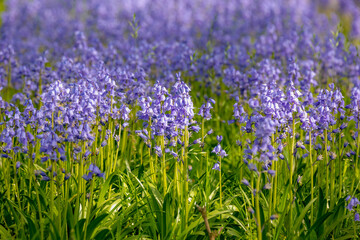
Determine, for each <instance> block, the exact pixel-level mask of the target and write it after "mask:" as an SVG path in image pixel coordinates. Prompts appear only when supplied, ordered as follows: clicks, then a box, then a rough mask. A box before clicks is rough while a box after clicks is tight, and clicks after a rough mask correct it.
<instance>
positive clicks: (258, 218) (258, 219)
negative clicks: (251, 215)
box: [255, 172, 262, 240]
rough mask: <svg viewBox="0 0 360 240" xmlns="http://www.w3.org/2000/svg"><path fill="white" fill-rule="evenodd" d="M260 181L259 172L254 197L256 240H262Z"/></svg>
mask: <svg viewBox="0 0 360 240" xmlns="http://www.w3.org/2000/svg"><path fill="white" fill-rule="evenodd" d="M260 180H261V172H259V176H258V179H257V182H256V196H255V204H256V205H255V207H256V221H257V233H258V240H262V233H261V219H260V204H259V202H260V200H259V198H260Z"/></svg>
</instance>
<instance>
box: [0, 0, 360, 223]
mask: <svg viewBox="0 0 360 240" xmlns="http://www.w3.org/2000/svg"><path fill="white" fill-rule="evenodd" d="M333 2H335V3H336V4H335V5H334V6H332V4H333ZM6 5H7V6H6V11H5V12H4V13H3V14H2V24H1V28H0V33H1V39H0V91H1V92H2V93H4V94H3V95H4V96H3V97H0V128H1V133H0V143H1V158H2V159H5V160H9V161H12V159H13V158H14V156H17V155H21V157H23V158H21V159H30V160H31V161H33V163H34V164H36V165H38V164H40V165H41V166H43V168H42V169H46V171H45V170H44V171H42V170H35V172H34V174H35V175H36V176H39V179H41V180H43V181H50V180H51V179H59V178H58V176H59V175H60V174H63V175H64V180H67V179H69V178H70V176H71V173H70V172H66V171H65V170H64V169H59V168H56V167H55V166H58V165H62V164H63V162H65V161H72V162H73V163H77V164H85V165H89V164H90V165H89V168H88V169H87V173H85V174H84V175H83V176H82V177H83V179H84V180H86V181H89V180H91V179H93V177H95V176H97V177H104V178H105V172H106V171H107V169H105V167H104V164H102V163H100V162H99V160H98V159H99V158H100V156H99V151H100V150H99V148H102V149H103V150H104V149H107V150H108V149H110V148H111V147H113V146H114V145H115V144H114V142H113V139H115V140H116V142H118V144H119V143H120V134H119V135H117V133H118V132H117V130H118V131H119V132H121V130H124V132H123V136H124V137H123V139H124V140H125V141H127V139H126V138H127V137H128V135H131V134H136V135H137V136H139V138H140V139H141V141H143V142H144V143H145V144H146V146H147V147H148V148H149V149H150V152H151V153H152V154H154V155H156V156H157V157H163V156H165V154H167V156H170V155H171V157H173V158H174V159H176V160H178V161H179V162H180V161H182V160H183V156H182V152H185V151H183V150H184V148H185V147H188V148H190V147H192V146H195V145H198V146H200V147H201V148H202V149H203V147H204V139H205V137H206V136H208V135H210V134H212V133H213V131H212V130H210V131H208V132H207V134H205V135H204V134H203V135H204V136H201V138H200V136H199V135H200V130H203V132H204V131H205V129H201V127H200V125H201V122H197V119H201V121H202V122H204V121H205V120H210V119H212V117H213V116H212V113H211V110H212V108H213V107H214V105H215V100H214V99H212V98H205V99H206V101H205V103H204V104H203V105H201V106H200V107H199V106H194V102H195V101H194V102H193V98H192V97H191V96H192V95H195V94H192V92H191V86H192V84H193V85H194V86H200V88H204V89H205V88H206V90H207V89H210V90H212V91H213V93H214V96H215V93H216V94H218V95H221V97H222V98H223V99H226V101H229V102H231V101H232V102H235V103H234V104H233V119H232V120H231V119H221V120H229V123H234V124H235V125H236V127H239V129H240V134H243V135H244V136H246V137H245V139H246V141H245V142H243V143H242V142H240V143H239V145H240V144H241V145H244V148H243V149H241V150H242V151H241V157H242V161H243V162H244V164H245V166H246V167H247V168H248V170H249V171H250V172H251V173H256V175H260V174H261V173H266V174H267V175H266V176H267V177H274V176H275V174H277V173H276V171H275V170H274V167H273V166H274V165H275V164H274V161H278V160H284V159H285V156H284V155H286V154H285V153H284V149H285V148H288V151H289V152H291V153H292V157H294V159H295V160H297V159H299V158H307V157H309V152H310V151H309V150H311V149H310V147H311V146H308V145H309V144H310V141H309V140H312V147H313V148H314V150H315V151H316V152H317V160H319V161H320V160H322V159H323V156H322V154H324V153H325V154H326V155H329V158H330V160H334V159H336V154H335V153H334V152H335V150H336V149H331V148H330V146H326V145H327V144H326V143H327V141H332V142H335V141H336V140H337V139H340V141H341V139H343V137H344V136H343V135H344V132H345V129H346V127H347V126H348V123H349V122H351V121H354V122H355V123H356V128H357V129H359V120H360V80H359V79H360V56H359V51H358V50H357V48H356V47H355V46H354V45H352V44H351V43H350V42H349V41H348V39H350V40H356V38H358V37H359V36H360V8H359V7H358V5H357V3H356V1H355V0H337V1H330V0H317V1H295V0H277V1H272V0H267V1H261V0H253V1H249V0H228V1H217V0H206V1H205V0H183V1H164V0H143V1H125V0H123V1H115V0H109V1H100V0H93V1H89V2H86V3H85V2H83V1H72V2H68V3H63V1H60V0H37V1H26V0H9V1H7V2H6ZM324 6H327V7H328V8H335V10H336V11H337V13H338V14H339V15H340V16H342V15H344V14H347V15H349V16H351V20H352V22H351V34H350V35H349V36H346V37H345V36H344V35H343V34H342V33H341V31H338V29H337V25H338V23H339V18H338V17H337V16H333V17H332V18H328V17H327V16H326V15H324V14H320V13H319V12H318V8H321V7H324ZM133 13H136V15H137V19H136V23H137V24H139V27H138V28H136V29H134V28H133V25H131V24H128V22H129V19H130V16H132V15H133ZM164 13H169V14H164ZM134 31H135V32H134ZM129 33H130V34H129ZM175 73H177V74H175ZM180 73H183V75H182V76H181V74H180ZM343 79H348V84H349V86H344V89H346V90H349V89H350V87H351V97H350V103H349V104H348V105H347V106H345V101H344V96H343V94H342V93H344V92H346V91H344V90H343V89H338V88H336V86H340V84H342V83H343V82H342V80H343ZM328 81H332V82H334V83H332V84H329V85H328ZM347 88H348V89H347ZM12 90H14V92H16V94H12V92H13V91H12ZM224 95H225V96H224ZM201 97H202V96H201ZM5 99H6V100H5ZM233 100H235V101H233ZM218 106H220V104H219V105H218ZM230 106H231V105H230ZM198 107H199V108H198ZM216 120H217V119H216ZM137 123H140V124H142V125H141V127H139V128H136V130H135V128H131V127H133V126H139V125H140V124H139V125H136V124H137ZM298 126H300V128H301V129H302V130H303V131H305V136H304V137H302V138H303V139H300V136H297V134H296V133H295V132H294V128H296V127H298ZM133 130H134V132H132V131H133ZM310 136H311V137H312V138H311V139H310ZM358 136H359V133H358V132H356V133H354V135H353V138H354V139H356V138H357V137H358ZM140 139H138V140H140ZM222 140H223V137H222V136H217V145H216V146H215V147H214V149H213V150H212V153H214V154H213V156H214V155H216V156H217V158H218V159H219V158H220V160H222V159H224V158H225V157H226V156H227V155H228V154H227V152H226V151H228V148H227V147H224V142H222ZM289 140H290V141H289ZM135 141H136V140H135ZM129 142H130V141H129ZM290 142H296V145H295V146H290ZM98 143H100V144H98ZM119 145H120V144H119ZM34 146H35V147H34ZM343 146H344V155H345V156H347V157H348V158H351V157H353V156H354V155H356V153H355V151H354V150H355V149H354V148H356V146H354V144H349V143H347V142H345V143H344V144H343ZM117 147H118V148H119V147H120V146H117ZM290 147H293V149H290ZM241 148H242V147H241ZM225 149H226V151H225ZM186 150H188V149H186ZM228 152H229V151H228ZM339 152H340V149H339ZM229 154H231V153H230V152H229ZM107 157H108V156H105V158H107ZM355 157H356V158H357V156H355ZM215 158H216V157H215ZM220 162H221V161H218V162H216V163H215V164H214V165H213V167H212V169H214V170H220V169H221V168H222V166H221V165H220ZM21 164H22V163H21V162H20V161H16V162H15V168H16V169H17V170H19V169H21ZM57 164H58V165H57ZM326 164H329V163H326ZM49 166H50V167H49ZM55 169H57V170H55ZM54 177H56V178H54ZM242 183H243V184H245V185H247V186H249V182H248V180H246V179H245V178H244V179H243V180H242ZM270 187H271V186H270V185H269V184H268V183H266V184H265V186H264V188H265V189H269V188H270ZM256 191H259V189H258V190H255V192H256ZM348 200H349V201H350V203H349V205H348V209H349V210H354V209H355V208H356V206H357V205H358V200H357V199H356V198H355V197H350V198H349V199H348ZM271 218H273V219H275V218H276V217H275V215H272V217H271ZM358 219H359V214H358V213H356V214H355V220H358Z"/></svg>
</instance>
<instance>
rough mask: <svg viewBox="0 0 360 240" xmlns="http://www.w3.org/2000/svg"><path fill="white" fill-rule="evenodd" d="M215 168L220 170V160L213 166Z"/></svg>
mask: <svg viewBox="0 0 360 240" xmlns="http://www.w3.org/2000/svg"><path fill="white" fill-rule="evenodd" d="M212 169H213V170H216V171H220V162H219V161H218V162H216V163H215V164H214V166H213V168H212Z"/></svg>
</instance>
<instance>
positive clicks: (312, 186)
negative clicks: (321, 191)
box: [309, 131, 314, 225]
mask: <svg viewBox="0 0 360 240" xmlns="http://www.w3.org/2000/svg"><path fill="white" fill-rule="evenodd" d="M311 138H312V137H311V131H310V132H309V158H310V169H311V174H310V177H311V202H312V201H313V199H314V166H313V161H312V153H311V149H312V142H311V140H312V139H311ZM313 217H314V204H311V212H310V222H311V225H312V224H313V222H314V219H313Z"/></svg>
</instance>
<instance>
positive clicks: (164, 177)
mask: <svg viewBox="0 0 360 240" xmlns="http://www.w3.org/2000/svg"><path fill="white" fill-rule="evenodd" d="M161 151H162V162H161V163H162V164H161V165H162V172H163V174H162V179H163V188H164V189H163V191H164V197H165V195H166V190H167V181H166V161H165V140H164V136H161Z"/></svg>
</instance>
